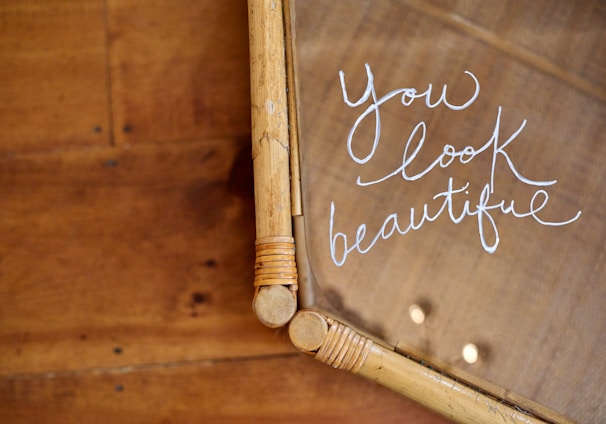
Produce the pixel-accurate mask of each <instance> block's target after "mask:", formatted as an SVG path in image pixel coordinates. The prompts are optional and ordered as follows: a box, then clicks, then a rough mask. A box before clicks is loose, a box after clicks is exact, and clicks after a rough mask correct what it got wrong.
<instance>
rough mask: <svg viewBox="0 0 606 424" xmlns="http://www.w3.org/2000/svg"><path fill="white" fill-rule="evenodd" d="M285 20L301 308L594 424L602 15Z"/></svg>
mask: <svg viewBox="0 0 606 424" xmlns="http://www.w3.org/2000/svg"><path fill="white" fill-rule="evenodd" d="M291 16H293V28H294V41H293V43H294V56H295V76H296V85H297V112H298V120H299V125H298V137H299V152H300V164H301V185H302V209H303V216H304V226H305V240H304V243H305V246H306V247H305V250H306V255H307V261H308V264H307V265H302V266H308V267H309V269H310V273H311V276H312V279H313V282H314V284H315V289H314V295H313V296H311V297H310V298H312V299H313V301H312V303H314V304H315V305H317V306H319V307H322V308H324V309H329V310H332V311H334V313H336V314H338V315H339V316H340V317H341V318H342V319H343V320H345V321H348V322H350V323H351V324H353V325H355V326H356V327H358V328H361V329H362V330H365V331H368V332H370V333H372V334H373V336H375V337H378V338H381V339H382V340H383V341H384V342H387V343H389V344H390V345H392V346H395V348H396V349H397V350H399V351H401V352H405V353H407V354H409V355H412V356H415V357H418V358H420V359H423V360H427V361H430V362H432V363H435V364H439V365H440V366H441V367H442V368H443V369H445V370H447V371H448V372H451V373H453V374H454V375H456V376H460V377H461V378H465V379H467V380H470V381H474V382H477V383H478V384H480V385H484V386H485V387H487V386H490V387H499V388H501V389H502V390H503V391H505V392H507V393H508V392H510V391H511V392H513V393H517V394H519V395H521V396H524V397H526V398H529V399H531V400H532V401H535V402H538V403H540V404H543V405H545V406H546V407H548V408H551V409H553V410H555V411H557V412H559V413H561V414H563V415H565V416H568V417H570V418H572V419H573V420H577V421H580V422H595V423H597V422H603V421H604V420H606V409H605V407H604V401H603V396H602V395H601V393H603V390H604V386H605V384H606V365H605V362H604V361H596V360H595V358H602V357H606V339H605V338H604V337H601V336H600V335H601V334H604V333H605V332H606V309H605V308H604V305H605V304H606V278H605V277H606V272H605V269H604V264H605V263H606V260H605V254H606V247H605V244H604V241H603V239H604V234H605V229H606V226H605V222H606V219H605V218H606V216H605V214H604V211H605V210H606V196H604V195H603V187H604V185H605V184H606V167H604V160H606V143H605V142H604V136H603V134H605V133H606V79H605V72H606V71H605V70H606V47H605V46H606V44H605V43H604V39H605V28H606V9H605V6H604V3H603V2H600V1H593V2H592V1H567V2H557V3H554V2H551V1H547V0H538V1H533V2H523V1H512V2H499V1H488V2H486V1H479V0H478V1H445V0H444V1H442V0H433V1H424V2H421V1H416V0H400V1H387V0H376V1H363V0H347V1H338V2H331V1H320V0H295V1H293V2H291ZM301 243H303V242H301ZM297 245H298V246H301V245H302V244H300V242H299V240H298V241H297ZM420 299H423V301H421V300H420ZM312 306H313V305H312ZM430 306H431V307H430ZM470 341H471V342H470Z"/></svg>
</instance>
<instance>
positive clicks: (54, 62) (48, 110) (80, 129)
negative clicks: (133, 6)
mask: <svg viewBox="0 0 606 424" xmlns="http://www.w3.org/2000/svg"><path fill="white" fill-rule="evenodd" d="M76 34H77V36H75V35H76ZM105 37H106V35H105V19H104V2H103V1H102V0H86V1H82V2H76V3H75V2H73V1H68V0H65V1H64V0H56V1H53V2H46V1H40V0H27V1H22V2H19V3H14V2H2V4H1V5H0V81H1V83H0V153H10V152H18V151H25V150H27V151H34V150H52V149H57V148H62V147H84V146H103V145H106V144H107V143H108V141H109V134H110V132H111V129H110V128H109V121H110V120H109V109H108V108H109V102H108V92H107V84H108V79H107V73H106V57H107V46H106V43H105Z"/></svg>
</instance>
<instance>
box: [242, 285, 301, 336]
mask: <svg viewBox="0 0 606 424" xmlns="http://www.w3.org/2000/svg"><path fill="white" fill-rule="evenodd" d="M296 296H297V294H296V291H292V290H289V289H288V287H285V286H277V285H276V286H266V287H260V288H259V290H258V291H257V293H256V294H255V298H254V300H253V309H254V311H255V313H256V314H257V318H258V319H259V321H261V322H262V323H263V324H264V325H266V326H268V327H270V328H278V327H282V326H284V325H286V324H288V322H289V321H290V320H291V318H292V317H293V315H294V314H295V312H296V311H297V297H296Z"/></svg>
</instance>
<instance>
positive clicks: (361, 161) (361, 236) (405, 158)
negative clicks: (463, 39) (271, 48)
mask: <svg viewBox="0 0 606 424" xmlns="http://www.w3.org/2000/svg"><path fill="white" fill-rule="evenodd" d="M465 74H466V75H467V76H468V77H469V78H470V79H471V81H472V82H473V85H474V87H475V88H474V92H473V95H472V96H471V97H470V98H469V100H467V101H466V102H465V103H463V104H460V105H455V104H452V103H450V102H449V101H448V97H447V85H446V84H444V85H443V87H442V92H441V94H440V97H439V98H438V100H436V101H435V102H433V103H432V100H431V94H432V88H433V87H432V84H429V85H428V88H427V90H425V91H423V92H421V93H419V92H418V91H417V90H416V89H414V88H399V89H396V90H393V91H391V92H389V93H387V94H386V95H384V96H382V97H380V98H379V97H377V92H376V90H375V86H374V77H373V74H372V71H371V69H370V66H369V65H368V64H367V65H366V75H367V78H368V82H367V84H366V89H365V91H364V94H363V95H362V97H360V98H359V99H358V100H357V101H351V100H350V99H349V95H348V92H347V89H346V87H345V74H344V73H343V71H340V72H339V80H340V83H341V89H342V93H343V100H344V102H345V104H346V105H347V106H348V107H350V108H357V107H360V106H362V105H364V104H366V103H367V102H368V101H369V100H371V103H370V104H369V105H368V106H367V107H366V109H365V110H364V111H363V112H362V113H361V114H360V115H359V116H358V118H357V119H356V121H355V123H354V124H353V126H352V127H351V130H350V131H349V134H348V136H347V153H348V155H349V158H350V159H351V160H352V161H353V162H354V163H355V164H358V165H365V164H367V163H368V162H370V160H371V159H372V158H373V157H374V155H375V152H376V150H377V147H378V146H379V143H380V141H381V114H380V107H381V105H383V104H385V103H386V102H388V101H390V100H392V99H394V98H399V99H400V102H401V104H402V105H403V106H410V105H411V104H412V103H413V102H414V101H415V100H417V99H419V100H421V99H424V100H425V106H426V107H427V108H429V109H433V108H436V107H438V106H440V105H443V106H445V107H447V108H448V109H451V110H454V111H459V110H464V109H466V108H468V107H469V106H471V105H472V104H473V103H474V102H475V101H476V99H477V98H478V96H479V94H480V83H479V82H478V79H477V78H476V77H475V75H474V74H473V73H471V72H469V71H465ZM501 113H502V107H501V106H499V107H498V108H497V114H496V121H495V125H494V130H493V132H492V135H491V136H490V138H489V139H488V141H486V143H484V144H483V145H482V146H480V147H473V146H465V147H464V148H463V149H462V150H457V149H455V147H454V146H452V145H450V144H446V145H444V146H443V149H442V152H441V153H440V154H439V155H438V157H436V159H435V160H434V161H433V162H431V163H430V164H429V166H427V167H426V168H425V169H424V170H422V171H421V172H417V173H412V174H411V172H410V171H409V170H408V168H409V167H410V165H411V163H412V162H413V161H415V159H416V158H417V156H418V155H419V152H420V151H421V149H422V148H423V145H424V144H425V136H426V132H427V125H426V124H425V122H423V121H421V122H419V123H418V124H417V125H416V126H415V127H414V129H413V130H412V131H411V133H410V136H409V137H408V140H407V141H406V144H405V145H404V151H403V154H402V163H401V165H400V166H399V167H397V168H396V169H394V170H393V171H391V172H389V173H387V174H386V175H385V176H383V177H381V178H378V179H375V180H368V181H363V180H362V178H361V177H360V176H358V178H357V180H356V184H357V185H358V186H361V187H367V186H372V185H376V184H380V183H382V182H384V181H386V180H388V179H391V178H393V177H397V176H400V177H401V178H402V179H403V180H404V181H415V180H418V179H420V178H422V177H423V176H424V175H426V174H427V173H429V172H431V171H432V170H433V169H435V168H438V167H439V168H447V167H448V166H449V165H451V164H452V163H453V162H455V161H459V162H460V163H462V164H468V163H469V162H471V161H472V160H473V159H474V158H475V157H476V156H478V155H480V154H482V153H484V152H487V153H488V154H490V155H491V156H492V166H491V170H490V179H489V181H488V182H486V184H485V185H484V186H483V188H482V190H481V191H480V196H479V200H478V203H477V204H473V205H472V203H471V202H470V201H469V199H466V200H465V202H464V203H463V207H462V209H461V210H458V211H455V210H454V206H453V197H454V196H456V195H458V194H460V193H465V194H468V193H469V192H468V188H469V182H467V183H465V184H463V185H461V186H455V182H454V178H453V177H449V178H448V183H447V186H446V189H445V190H444V191H442V192H440V193H437V194H435V195H434V196H433V197H432V199H433V200H434V201H436V203H437V206H436V207H435V209H434V210H432V211H430V208H429V205H428V204H427V203H425V204H424V205H423V208H422V210H420V211H417V210H415V208H410V214H409V217H408V221H407V223H406V224H402V223H401V221H400V218H399V217H398V214H397V213H392V214H390V215H388V216H387V217H386V218H385V220H384V222H383V225H382V226H381V228H380V230H379V231H378V233H376V234H375V235H374V236H371V237H367V234H366V225H365V224H361V225H360V226H358V229H357V231H356V234H355V240H354V241H353V242H350V241H349V240H348V238H347V235H346V234H344V233H341V232H335V215H336V206H335V202H334V201H333V202H331V205H330V223H329V231H330V234H329V237H330V255H331V257H332V260H333V262H334V264H335V265H337V266H342V265H343V264H344V263H345V261H346V259H347V256H348V255H349V254H350V253H351V252H353V251H354V250H355V251H358V252H359V253H361V254H364V253H368V252H369V251H370V250H371V249H372V248H373V247H374V246H375V244H376V243H377V242H378V241H379V239H382V240H386V239H388V238H390V237H391V236H393V235H394V234H396V233H397V234H401V235H404V234H407V233H408V232H409V231H411V230H418V229H420V228H421V227H422V226H423V225H424V224H425V223H426V222H433V221H435V220H436V219H438V217H440V216H441V215H442V214H447V215H448V217H449V218H450V220H451V221H452V222H453V223H455V224H458V223H460V222H461V221H463V219H465V218H466V217H471V216H475V217H476V219H477V222H478V232H479V235H480V242H481V244H482V247H483V249H484V250H485V251H486V252H488V253H494V252H495V251H496V250H497V246H498V245H499V231H498V229H497V225H496V223H495V221H494V219H493V216H492V214H493V213H495V212H497V213H498V212H500V213H502V214H511V215H512V216H513V217H515V218H524V217H532V218H533V219H534V220H535V221H537V222H538V223H539V224H542V225H548V226H562V225H567V224H570V223H572V222H574V221H576V220H577V219H578V218H579V217H580V216H581V211H578V212H577V213H576V215H575V216H574V217H572V218H570V219H568V220H566V221H560V222H551V221H546V220H544V219H541V218H540V217H539V215H538V213H539V212H540V211H541V210H542V209H543V208H545V207H546V206H547V203H548V202H549V193H548V192H547V191H546V190H544V189H542V188H538V189H537V190H536V191H535V193H534V195H533V196H532V198H531V200H530V203H529V205H528V208H527V210H525V211H524V212H521V211H520V210H518V209H516V205H515V200H510V201H505V200H501V201H499V202H494V201H491V195H492V194H494V188H495V183H494V180H495V167H496V163H497V160H499V159H501V160H504V161H505V163H506V164H507V167H508V169H509V171H511V173H512V174H513V175H514V176H515V178H516V179H517V180H518V181H520V182H522V183H524V184H526V185H529V186H533V187H547V186H551V185H554V184H556V182H557V181H556V180H550V181H535V180H531V179H529V178H527V177H525V176H523V175H522V174H521V173H520V172H519V171H518V170H517V169H516V167H515V165H514V163H513V161H512V159H511V157H510V156H509V154H508V153H507V151H506V150H505V149H506V148H507V146H509V145H510V144H511V143H512V142H513V141H514V140H515V139H516V138H517V137H518V136H519V135H520V133H521V132H522V130H523V129H524V127H525V125H526V120H524V121H523V122H522V123H521V125H520V126H519V128H518V129H517V130H516V131H514V132H513V134H511V135H510V136H509V138H507V140H506V141H504V142H502V141H501V140H500V123H501ZM368 117H374V121H375V125H374V137H373V140H372V143H371V142H367V143H366V145H367V146H369V148H367V149H366V150H367V151H368V153H367V154H366V155H358V154H356V153H355V152H354V148H353V145H354V142H356V143H361V141H359V140H357V137H356V134H357V130H358V127H359V126H360V124H361V123H362V122H363V121H364V120H365V119H366V118H368ZM363 141H364V140H362V142H363ZM356 150H358V151H359V150H360V148H359V146H358V149H356ZM488 240H491V241H488Z"/></svg>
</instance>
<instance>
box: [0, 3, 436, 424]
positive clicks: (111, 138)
mask: <svg viewBox="0 0 606 424" xmlns="http://www.w3.org/2000/svg"><path fill="white" fill-rule="evenodd" d="M248 75H249V68H248V36H247V13H246V2H245V1H244V0H230V1H225V2H214V1H211V0H205V1H192V0H176V1H169V0H158V1H154V2H145V3H143V2H139V1H135V0H82V1H78V2H74V1H70V0H53V1H47V0H25V1H20V2H2V4H0V422H2V423H62V424H66V423H107V422H112V423H113V424H120V423H129V424H130V423H190V422H191V423H200V422H221V423H228V422H242V423H251V422H314V423H317V422H360V423H366V422H381V423H389V422H398V423H401V422H414V423H439V422H444V420H443V419H442V418H440V417H438V416H436V415H435V414H433V413H431V412H429V411H427V410H425V409H423V408H422V407H420V406H418V405H416V404H414V403H413V402H411V401H409V400H407V399H405V398H401V397H399V396H397V395H396V394H394V393H392V392H389V391H387V390H385V389H383V388H380V387H379V386H376V385H374V384H373V383H371V382H367V381H364V380H361V379H358V378H356V377H355V376H352V375H350V374H346V373H344V372H340V371H335V370H332V369H330V368H328V367H326V366H324V365H322V364H319V363H316V362H315V361H313V360H312V359H310V358H307V357H304V356H301V355H300V354H299V353H297V352H295V350H294V349H293V348H292V347H291V345H290V343H289V342H288V341H287V338H286V335H285V333H284V332H283V331H280V330H278V331H276V330H270V329H267V328H265V327H263V326H262V325H261V324H259V323H258V322H257V320H256V318H255V316H254V314H253V313H252V311H251V301H252V291H253V290H252V277H253V261H254V259H253V250H254V231H255V230H254V210H253V209H254V200H253V197H252V170H251V163H250V123H249V119H250V118H249V110H250V99H249V82H248Z"/></svg>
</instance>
